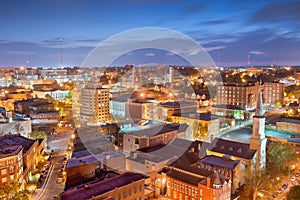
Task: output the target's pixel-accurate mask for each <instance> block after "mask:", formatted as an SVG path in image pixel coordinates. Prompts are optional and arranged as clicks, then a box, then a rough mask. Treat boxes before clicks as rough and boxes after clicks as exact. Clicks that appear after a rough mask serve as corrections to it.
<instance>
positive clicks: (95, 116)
mask: <svg viewBox="0 0 300 200" xmlns="http://www.w3.org/2000/svg"><path fill="white" fill-rule="evenodd" d="M109 101H110V96H109V89H107V88H102V86H101V84H99V83H95V82H91V83H88V84H86V85H85V87H84V88H82V89H81V109H80V117H81V120H82V122H84V123H91V124H96V123H99V122H106V121H109V120H110V119H111V115H110V113H109V111H110V105H109Z"/></svg>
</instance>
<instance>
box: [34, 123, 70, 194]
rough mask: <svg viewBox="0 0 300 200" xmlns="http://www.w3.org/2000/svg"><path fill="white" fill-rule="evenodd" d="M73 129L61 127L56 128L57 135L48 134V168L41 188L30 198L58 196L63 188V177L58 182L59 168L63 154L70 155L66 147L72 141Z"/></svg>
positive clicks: (60, 173) (60, 167)
mask: <svg viewBox="0 0 300 200" xmlns="http://www.w3.org/2000/svg"><path fill="white" fill-rule="evenodd" d="M72 134H73V129H71V128H62V129H59V130H58V133H57V135H48V145H49V147H50V149H49V151H50V152H52V151H53V152H52V157H51V159H50V163H51V165H50V168H49V170H48V173H47V176H46V179H45V181H44V184H43V185H42V187H41V188H39V189H36V190H35V192H34V193H33V194H31V196H30V197H31V199H36V200H49V199H51V198H54V197H56V195H57V196H59V194H60V193H61V192H62V191H63V189H64V183H65V179H64V178H62V181H61V183H59V182H58V179H59V177H62V171H61V169H62V168H63V167H64V165H63V164H62V162H63V159H64V156H65V155H68V156H69V155H70V151H68V147H69V146H70V145H71V143H72Z"/></svg>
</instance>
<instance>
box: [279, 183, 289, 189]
mask: <svg viewBox="0 0 300 200" xmlns="http://www.w3.org/2000/svg"><path fill="white" fill-rule="evenodd" d="M288 187H289V185H288V184H287V183H285V184H283V185H282V186H281V188H283V189H286V188H288Z"/></svg>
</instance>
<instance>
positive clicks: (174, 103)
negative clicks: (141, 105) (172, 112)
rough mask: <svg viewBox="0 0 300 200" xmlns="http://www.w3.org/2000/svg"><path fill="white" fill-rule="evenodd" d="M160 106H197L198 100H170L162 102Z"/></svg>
mask: <svg viewBox="0 0 300 200" xmlns="http://www.w3.org/2000/svg"><path fill="white" fill-rule="evenodd" d="M159 105H160V106H163V107H171V108H177V107H185V106H193V107H196V106H197V103H196V102H190V101H168V102H165V103H160V104H159Z"/></svg>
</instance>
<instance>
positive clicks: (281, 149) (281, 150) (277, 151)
mask: <svg viewBox="0 0 300 200" xmlns="http://www.w3.org/2000/svg"><path fill="white" fill-rule="evenodd" d="M296 158H297V154H296V151H295V148H294V147H293V146H291V145H289V144H287V143H284V142H277V141H272V142H271V143H270V144H269V145H268V148H267V159H268V165H269V167H270V169H274V166H277V170H278V171H279V170H284V169H285V168H286V166H288V165H289V164H290V162H291V161H294V160H295V159H296Z"/></svg>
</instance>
